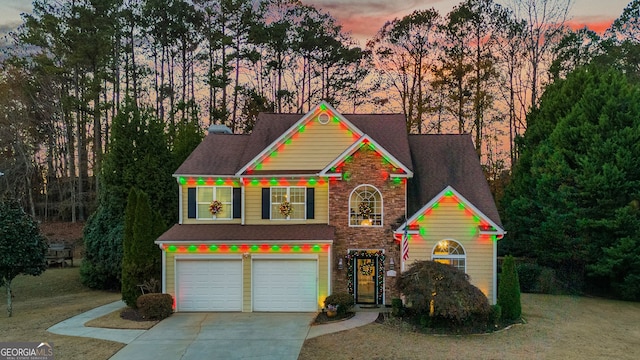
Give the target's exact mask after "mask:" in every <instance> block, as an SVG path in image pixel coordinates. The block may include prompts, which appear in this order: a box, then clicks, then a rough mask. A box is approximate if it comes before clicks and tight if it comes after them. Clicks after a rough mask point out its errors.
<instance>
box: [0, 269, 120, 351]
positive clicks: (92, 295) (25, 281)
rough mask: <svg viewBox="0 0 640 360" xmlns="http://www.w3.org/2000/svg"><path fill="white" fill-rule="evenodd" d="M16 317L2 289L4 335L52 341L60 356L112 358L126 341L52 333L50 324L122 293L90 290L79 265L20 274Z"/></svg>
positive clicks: (1, 329) (1, 332)
mask: <svg viewBox="0 0 640 360" xmlns="http://www.w3.org/2000/svg"><path fill="white" fill-rule="evenodd" d="M12 288H13V294H14V299H13V301H14V303H13V317H7V313H6V306H5V304H6V303H7V299H6V292H5V289H4V287H3V288H2V289H1V290H0V304H1V305H0V339H2V341H3V342H6V341H22V342H25V341H28V342H36V341H37V342H50V343H51V342H52V343H53V351H54V355H55V358H56V359H62V360H64V359H108V358H109V357H111V356H112V355H113V354H115V353H116V352H117V351H118V350H120V349H121V348H122V347H123V346H124V344H121V343H118V342H113V341H106V340H98V339H90V338H81V337H72V336H64V335H57V334H52V333H50V332H48V331H46V330H47V329H48V328H49V327H51V326H53V325H55V324H57V323H59V322H61V321H63V320H65V319H68V318H70V317H72V316H75V315H78V314H80V313H83V312H85V311H88V310H91V309H93V308H96V307H98V306H101V305H105V304H108V303H111V302H113V301H116V300H119V299H120V297H121V295H120V294H119V293H112V292H105V291H95V290H89V289H87V288H85V287H84V286H82V284H80V276H79V268H78V267H73V268H64V269H49V270H47V271H45V272H44V273H43V274H42V275H40V276H37V277H34V276H22V275H21V276H18V277H16V279H15V280H14V282H13V286H12Z"/></svg>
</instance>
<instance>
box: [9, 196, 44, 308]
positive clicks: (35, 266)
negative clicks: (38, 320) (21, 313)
mask: <svg viewBox="0 0 640 360" xmlns="http://www.w3.org/2000/svg"><path fill="white" fill-rule="evenodd" d="M47 248H48V246H47V241H46V240H45V238H44V237H43V236H42V235H41V234H40V230H39V229H38V225H37V223H36V222H35V221H34V220H33V218H32V217H31V216H29V215H27V214H26V213H25V212H24V211H23V210H22V208H21V207H20V205H18V203H16V202H14V201H5V200H3V201H2V202H0V285H1V286H4V287H5V289H6V292H7V314H8V315H9V317H11V316H12V315H13V303H12V301H13V292H12V290H11V282H12V281H13V279H14V278H15V277H16V276H18V275H20V274H23V275H33V276H38V275H40V274H42V273H43V272H44V271H45V270H46V269H47V258H46V254H47Z"/></svg>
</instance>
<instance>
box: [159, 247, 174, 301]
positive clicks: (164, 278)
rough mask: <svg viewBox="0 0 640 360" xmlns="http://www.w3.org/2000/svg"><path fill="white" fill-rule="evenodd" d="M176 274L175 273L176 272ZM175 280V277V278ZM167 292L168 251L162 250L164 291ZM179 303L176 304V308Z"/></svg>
mask: <svg viewBox="0 0 640 360" xmlns="http://www.w3.org/2000/svg"><path fill="white" fill-rule="evenodd" d="M174 276H175V274H174ZM174 282H175V279H174ZM166 292H167V252H166V251H163V252H162V293H166ZM177 307H178V304H176V308H177Z"/></svg>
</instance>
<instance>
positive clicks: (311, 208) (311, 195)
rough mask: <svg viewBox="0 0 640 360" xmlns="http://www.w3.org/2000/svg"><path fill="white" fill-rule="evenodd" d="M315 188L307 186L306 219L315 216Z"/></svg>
mask: <svg viewBox="0 0 640 360" xmlns="http://www.w3.org/2000/svg"><path fill="white" fill-rule="evenodd" d="M315 190H316V189H315V188H307V219H314V218H315V210H316V198H315V193H316V191H315Z"/></svg>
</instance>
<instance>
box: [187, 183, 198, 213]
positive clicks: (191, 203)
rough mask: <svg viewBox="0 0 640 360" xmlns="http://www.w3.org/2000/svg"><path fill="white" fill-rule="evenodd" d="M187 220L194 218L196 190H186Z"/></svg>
mask: <svg viewBox="0 0 640 360" xmlns="http://www.w3.org/2000/svg"><path fill="white" fill-rule="evenodd" d="M187 213H188V214H187V218H189V219H195V218H196V188H187Z"/></svg>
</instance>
